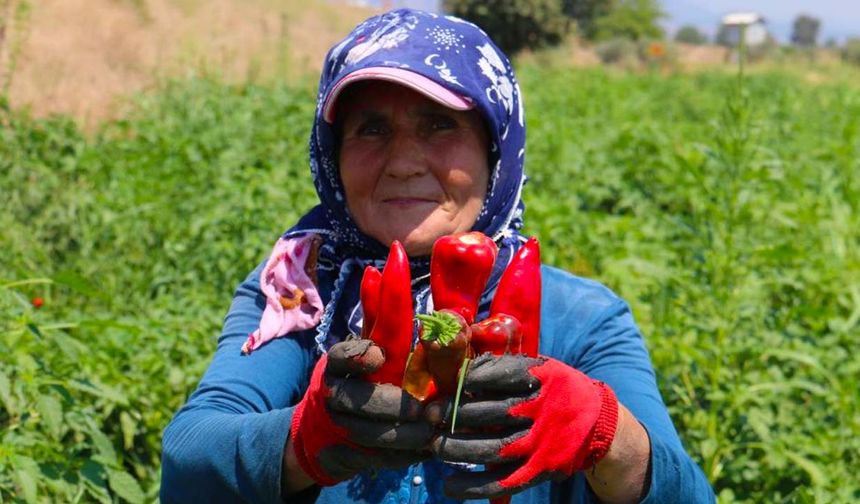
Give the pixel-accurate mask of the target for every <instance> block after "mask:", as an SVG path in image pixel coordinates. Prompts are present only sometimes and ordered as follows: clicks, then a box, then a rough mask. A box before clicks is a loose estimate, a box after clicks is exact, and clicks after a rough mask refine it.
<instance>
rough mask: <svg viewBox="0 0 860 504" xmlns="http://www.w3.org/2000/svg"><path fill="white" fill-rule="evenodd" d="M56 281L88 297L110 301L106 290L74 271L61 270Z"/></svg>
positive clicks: (56, 276) (55, 277)
mask: <svg viewBox="0 0 860 504" xmlns="http://www.w3.org/2000/svg"><path fill="white" fill-rule="evenodd" d="M54 283H56V284H59V285H63V286H65V287H68V288H69V289H71V290H73V291H75V292H77V293H78V294H83V295H85V296H88V297H92V298H96V299H101V300H102V301H106V302H107V301H110V296H108V295H107V294H105V293H104V291H102V290H100V289H98V288H96V286H95V285H93V284H92V283H91V282H90V281H89V280H87V279H86V278H84V277H82V276H80V275H78V274H77V273H75V272H73V271H61V272H60V273H57V274H56V275H55V276H54Z"/></svg>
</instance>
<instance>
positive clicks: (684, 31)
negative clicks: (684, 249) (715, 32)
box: [675, 25, 708, 45]
mask: <svg viewBox="0 0 860 504" xmlns="http://www.w3.org/2000/svg"><path fill="white" fill-rule="evenodd" d="M675 41H676V42H683V43H685V44H694V45H702V44H705V43H707V42H708V37H707V36H706V35H705V34H704V33H702V32H701V31H700V30H699V29H698V28H696V27H695V26H693V25H684V26H682V27H681V28H679V29H678V31H677V32H676V33H675Z"/></svg>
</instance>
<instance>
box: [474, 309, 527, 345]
mask: <svg viewBox="0 0 860 504" xmlns="http://www.w3.org/2000/svg"><path fill="white" fill-rule="evenodd" d="M522 343H523V325H522V324H520V321H519V320H517V319H516V317H513V316H511V315H508V314H507V313H497V314H495V315H493V316H491V317H488V318H485V319H484V320H482V321H480V322H478V323H477V324H472V348H473V349H474V350H475V353H476V354H482V353H485V352H490V353H492V354H493V355H502V354H506V353H507V354H518V353H521V352H522Z"/></svg>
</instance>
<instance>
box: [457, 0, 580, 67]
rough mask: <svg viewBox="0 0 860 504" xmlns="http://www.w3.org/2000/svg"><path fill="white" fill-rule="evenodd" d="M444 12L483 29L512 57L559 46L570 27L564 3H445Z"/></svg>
mask: <svg viewBox="0 0 860 504" xmlns="http://www.w3.org/2000/svg"><path fill="white" fill-rule="evenodd" d="M445 8H446V10H447V11H449V12H451V13H452V14H454V15H456V16H459V17H462V18H463V19H468V20H469V21H472V22H473V23H475V24H476V25H478V26H480V27H481V28H482V29H483V30H484V31H486V32H487V34H488V35H489V36H490V37H491V38H492V39H493V41H495V42H496V45H498V46H499V48H501V49H502V50H503V51H505V52H506V53H507V54H508V55H509V56H510V55H512V54H514V53H516V52H518V51H520V50H522V49H527V48H528V49H537V48H540V47H544V46H550V45H556V44H558V43H559V42H560V41H561V39H562V37H564V35H565V34H566V33H567V31H568V28H569V24H570V23H569V18H568V17H567V16H565V15H564V12H562V4H561V0H490V1H484V0H445Z"/></svg>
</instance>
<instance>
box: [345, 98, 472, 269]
mask: <svg viewBox="0 0 860 504" xmlns="http://www.w3.org/2000/svg"><path fill="white" fill-rule="evenodd" d="M359 85H361V84H359ZM337 114H338V121H339V123H340V129H341V142H340V159H339V162H340V178H341V181H342V182H343V186H344V190H345V191H346V201H347V206H348V208H349V212H350V215H352V218H353V219H354V220H355V222H356V224H357V225H358V227H359V229H361V231H362V232H364V233H365V234H367V235H369V236H371V237H373V238H375V239H377V240H379V241H380V242H382V243H384V244H386V245H389V244H390V243H391V242H392V241H393V240H400V242H402V243H403V245H404V247H406V251H407V253H408V254H409V255H411V256H419V255H427V254H429V253H430V250H431V248H432V246H433V242H434V241H435V240H436V239H437V238H439V237H440V236H443V235H446V234H451V233H455V232H459V231H468V230H469V229H471V227H472V225H473V224H474V223H475V220H476V219H477V218H478V213H479V212H480V211H481V206H482V204H483V201H484V196H485V195H486V192H487V182H488V178H489V168H488V166H487V133H486V130H485V129H484V124H483V121H482V120H481V117H480V115H479V114H478V112H476V111H474V110H469V111H465V112H461V111H456V110H452V109H449V108H447V107H445V106H443V105H440V104H438V103H436V102H434V101H432V100H430V99H428V98H425V97H424V96H423V95H421V94H419V93H417V92H415V91H412V90H411V89H409V88H406V87H403V86H400V85H397V84H392V83H387V82H380V81H372V82H371V83H369V84H367V85H363V86H362V87H360V88H358V89H357V90H355V91H354V92H348V93H344V95H343V97H342V98H341V99H340V101H339V102H338V108H337Z"/></svg>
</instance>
